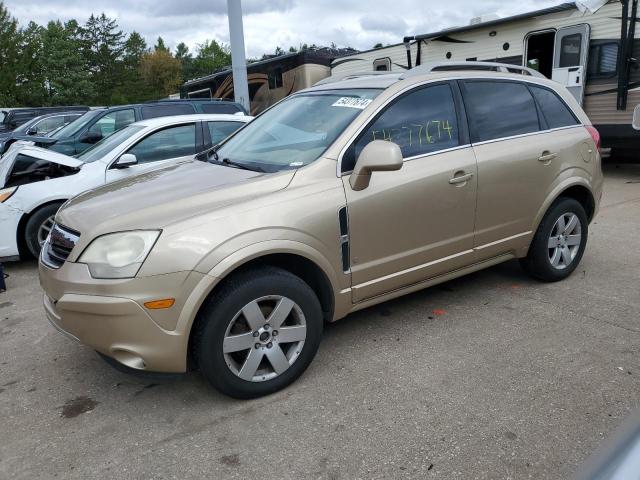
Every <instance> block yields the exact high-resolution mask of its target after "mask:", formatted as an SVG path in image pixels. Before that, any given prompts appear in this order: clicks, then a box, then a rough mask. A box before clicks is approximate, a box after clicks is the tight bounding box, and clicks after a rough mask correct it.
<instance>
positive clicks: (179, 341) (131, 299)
mask: <svg viewBox="0 0 640 480" xmlns="http://www.w3.org/2000/svg"><path fill="white" fill-rule="evenodd" d="M39 274H40V284H41V285H42V288H43V289H44V291H45V295H44V308H45V312H46V315H47V318H48V320H49V322H50V323H51V324H52V325H53V326H54V327H55V328H56V329H58V330H60V331H61V332H63V333H64V334H66V335H67V336H69V337H71V338H73V339H75V340H77V341H79V342H81V343H83V344H85V345H88V346H90V347H91V348H93V349H95V350H97V351H98V352H100V353H102V354H104V355H107V356H109V357H111V358H113V359H115V360H116V361H118V362H120V363H122V364H124V365H126V366H127V367H131V368H135V369H139V370H147V371H156V372H184V371H186V369H187V349H188V342H189V328H186V325H184V324H183V323H180V322H179V321H178V320H179V318H180V316H181V314H182V313H184V312H183V310H187V311H186V314H187V316H190V317H191V316H192V315H195V312H191V311H190V310H191V309H193V308H195V307H194V306H193V305H192V304H191V303H190V302H189V301H188V298H189V296H190V293H191V292H192V291H193V290H194V289H195V288H196V286H197V285H198V284H199V283H201V281H202V280H203V277H205V275H203V274H201V273H198V272H176V273H171V274H166V275H155V276H152V277H142V278H131V279H122V280H100V279H94V278H91V275H90V274H89V270H88V268H87V266H86V265H84V264H80V263H70V262H66V263H64V264H63V265H62V266H61V267H60V268H59V269H52V268H49V267H47V266H46V265H43V264H42V262H40V264H39ZM161 298H175V299H176V302H175V304H174V305H173V306H172V307H171V308H168V309H164V310H148V309H146V308H145V307H144V303H145V302H148V301H151V300H157V299H161Z"/></svg>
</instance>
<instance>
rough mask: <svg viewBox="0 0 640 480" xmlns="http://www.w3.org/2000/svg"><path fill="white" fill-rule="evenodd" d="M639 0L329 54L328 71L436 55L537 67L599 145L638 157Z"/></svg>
mask: <svg viewBox="0 0 640 480" xmlns="http://www.w3.org/2000/svg"><path fill="white" fill-rule="evenodd" d="M637 7H638V0H616V1H608V2H607V1H606V0H600V1H598V0H583V1H582V2H575V3H564V4H561V5H558V6H555V7H551V8H546V9H544V10H538V11H535V12H529V13H525V14H521V15H516V16H512V17H506V18H495V17H489V18H488V19H487V18H482V17H481V18H476V19H472V21H471V23H470V25H467V26H464V27H456V28H450V29H447V30H442V31H439V32H434V33H427V34H423V35H415V36H408V37H405V38H404V41H403V43H398V44H396V45H390V46H388V47H384V48H379V49H374V50H368V51H365V52H359V53H357V54H353V55H348V56H345V57H341V58H338V59H336V60H334V61H333V62H332V64H331V74H332V76H336V75H338V76H342V77H344V76H346V75H351V74H357V73H359V72H365V71H369V72H370V71H371V70H375V71H398V70H406V69H409V68H412V67H415V66H417V65H421V64H426V63H433V62H435V63H441V62H443V61H447V60H450V61H456V62H460V61H478V62H481V61H488V62H500V63H507V64H513V65H521V66H526V67H529V68H533V69H535V70H538V71H539V72H540V73H542V74H543V75H545V76H547V77H549V78H552V79H554V80H556V81H558V82H560V83H562V84H564V85H565V86H567V88H568V89H569V90H570V91H571V92H572V93H573V95H574V96H575V97H576V98H577V99H578V101H579V102H581V103H582V104H583V107H584V109H585V111H586V112H587V114H588V115H589V117H590V118H591V121H592V122H593V123H594V125H595V126H596V127H597V128H598V130H599V131H600V134H601V136H602V142H603V146H604V147H611V148H614V149H615V150H616V151H617V154H619V155H621V156H623V155H624V156H630V157H631V158H635V157H638V160H640V132H638V131H636V130H633V128H632V127H631V119H632V115H633V109H634V107H635V106H636V105H637V104H640V68H639V67H640V62H639V61H638V60H636V56H638V55H640V32H637V31H636V29H635V25H636V20H637V17H638V15H639V14H640V12H638V11H637Z"/></svg>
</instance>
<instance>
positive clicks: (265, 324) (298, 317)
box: [191, 267, 323, 398]
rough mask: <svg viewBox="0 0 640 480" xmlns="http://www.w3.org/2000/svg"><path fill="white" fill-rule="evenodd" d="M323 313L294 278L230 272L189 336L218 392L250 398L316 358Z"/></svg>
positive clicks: (272, 271) (275, 272)
mask: <svg viewBox="0 0 640 480" xmlns="http://www.w3.org/2000/svg"><path fill="white" fill-rule="evenodd" d="M322 326H323V315H322V308H321V306H320V301H319V300H318V297H317V296H316V294H315V292H314V291H313V290H312V289H311V287H309V285H308V284H307V283H305V282H304V281H303V280H302V279H300V278H299V277H297V276H295V275H293V274H291V273H289V272H287V271H285V270H281V269H278V268H274V267H262V268H257V269H253V270H245V271H243V272H241V273H237V274H235V275H232V276H231V277H230V278H228V279H227V280H225V281H224V283H223V284H222V285H221V286H220V288H219V289H217V290H216V291H214V294H213V295H211V296H210V297H209V299H208V300H207V302H206V303H205V305H204V306H203V308H202V310H201V311H200V312H199V314H198V318H197V320H196V324H195V326H194V330H193V332H192V336H191V345H192V350H193V354H194V358H195V360H196V361H197V362H198V365H199V367H200V370H201V372H202V374H203V375H204V377H205V378H206V379H207V380H209V382H211V384H213V386H214V387H216V388H217V389H218V390H220V391H221V392H222V393H224V394H226V395H229V396H231V397H235V398H254V397H260V396H262V395H268V394H270V393H273V392H276V391H278V390H280V389H282V388H284V387H286V386H287V385H289V384H290V383H291V382H293V381H294V380H296V379H297V378H298V377H299V376H300V375H301V374H302V373H303V372H304V370H305V369H306V368H307V366H309V364H310V363H311V361H312V360H313V357H314V356H315V354H316V352H317V350H318V346H319V345H320V338H321V336H322Z"/></svg>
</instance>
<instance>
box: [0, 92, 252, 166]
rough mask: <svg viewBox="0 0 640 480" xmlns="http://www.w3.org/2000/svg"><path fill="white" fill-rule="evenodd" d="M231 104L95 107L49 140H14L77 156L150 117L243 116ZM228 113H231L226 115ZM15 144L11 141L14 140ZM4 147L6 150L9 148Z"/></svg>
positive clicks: (184, 102) (183, 102) (160, 103)
mask: <svg viewBox="0 0 640 480" xmlns="http://www.w3.org/2000/svg"><path fill="white" fill-rule="evenodd" d="M235 105H237V104H236V103H234V102H221V101H215V100H209V101H206V102H202V101H192V100H171V101H156V102H149V103H141V104H138V105H120V106H118V107H109V108H98V109H95V110H91V111H90V112H88V113H86V114H85V115H83V116H82V117H81V118H79V119H77V120H76V121H75V122H72V123H70V124H69V125H67V126H66V127H64V128H61V129H60V130H58V131H57V132H56V133H54V134H53V135H51V136H50V137H18V138H17V139H16V140H26V141H30V142H33V144H34V145H36V146H37V147H42V148H49V149H51V150H53V151H56V152H60V153H64V154H65V155H77V154H79V153H82V152H84V151H85V150H86V149H87V148H89V147H91V146H92V145H94V144H96V143H97V142H99V141H100V140H102V139H104V138H107V137H109V136H110V135H112V134H113V133H114V132H117V131H118V130H120V129H121V128H123V127H126V126H127V125H129V124H131V123H134V122H136V121H140V120H147V119H150V118H158V117H166V116H175V115H193V114H195V113H209V114H215V113H218V114H230V113H237V114H238V115H243V114H244V110H242V107H235ZM230 110H233V111H231V112H230ZM14 141H15V140H14ZM9 146H10V145H7V147H6V148H9Z"/></svg>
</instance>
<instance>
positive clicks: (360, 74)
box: [314, 70, 394, 86]
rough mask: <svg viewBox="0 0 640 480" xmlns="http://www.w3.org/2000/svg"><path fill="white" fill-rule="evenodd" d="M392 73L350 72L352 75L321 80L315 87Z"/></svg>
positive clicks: (384, 71) (372, 71)
mask: <svg viewBox="0 0 640 480" xmlns="http://www.w3.org/2000/svg"><path fill="white" fill-rule="evenodd" d="M393 73H394V72H389V71H387V70H383V71H379V70H378V71H376V70H367V71H362V72H352V73H342V74H340V73H339V74H337V75H335V74H334V75H331V76H330V77H326V78H323V79H322V80H320V81H318V82H316V83H315V84H314V86H315V85H325V84H327V83H334V82H339V81H341V80H349V79H351V78H360V77H374V76H376V75H389V74H393Z"/></svg>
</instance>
